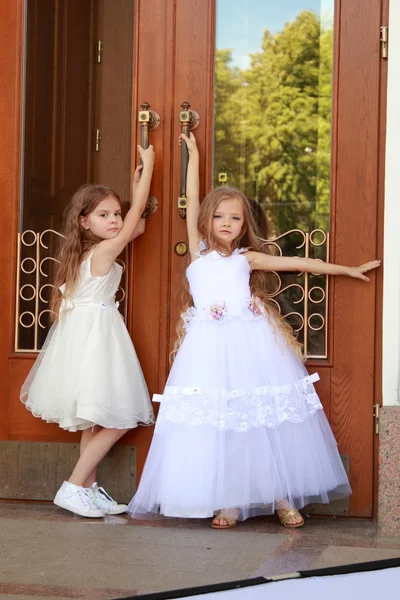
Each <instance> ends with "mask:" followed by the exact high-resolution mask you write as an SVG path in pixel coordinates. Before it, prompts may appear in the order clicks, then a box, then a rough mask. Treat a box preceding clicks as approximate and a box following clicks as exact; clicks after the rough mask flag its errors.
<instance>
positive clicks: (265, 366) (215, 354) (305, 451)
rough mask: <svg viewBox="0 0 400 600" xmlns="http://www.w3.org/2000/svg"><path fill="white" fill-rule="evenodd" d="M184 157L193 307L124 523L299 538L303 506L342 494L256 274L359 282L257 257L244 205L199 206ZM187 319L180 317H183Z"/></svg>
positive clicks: (294, 351) (288, 341)
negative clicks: (289, 533)
mask: <svg viewBox="0 0 400 600" xmlns="http://www.w3.org/2000/svg"><path fill="white" fill-rule="evenodd" d="M181 137H182V138H183V139H184V141H185V143H187V145H188V149H189V168H188V181H187V197H188V206H187V229H188V236H189V250H190V255H191V260H192V262H191V264H190V266H189V267H188V269H187V271H186V277H187V281H188V284H189V289H190V295H191V298H190V300H191V301H192V305H191V306H189V304H188V305H187V306H188V308H187V310H186V311H185V312H184V313H183V315H182V324H183V327H184V332H183V333H184V334H185V335H184V336H183V335H182V336H180V338H183V339H179V340H178V342H181V344H180V346H179V349H178V352H177V355H176V357H175V361H174V364H173V366H172V370H171V373H170V376H169V379H168V381H167V384H166V387H165V390H164V393H163V394H162V396H158V397H157V398H156V397H155V398H154V399H155V400H158V401H159V402H160V403H161V405H160V411H159V414H158V418H157V424H156V428H155V433H154V437H153V441H152V444H151V448H150V451H149V454H148V457H147V461H146V464H145V468H144V471H143V474H142V478H141V480H140V484H139V488H138V490H137V493H136V495H135V496H134V497H133V499H132V500H131V502H130V504H129V507H128V512H129V513H130V514H131V516H133V517H136V518H145V517H149V516H152V515H155V514H162V515H165V516H170V517H186V518H188V517H189V518H190V517H195V518H199V517H200V518H201V517H204V518H205V517H214V518H213V527H215V528H228V527H233V526H235V525H236V522H237V520H238V519H239V520H243V519H246V518H247V517H249V516H255V515H261V514H271V513H273V512H274V511H275V510H276V511H277V514H278V516H279V518H280V520H281V523H282V524H283V525H285V526H287V527H299V526H301V525H303V523H304V521H303V519H302V517H301V515H300V513H299V512H298V509H300V508H302V507H303V506H305V505H306V504H308V503H310V502H325V503H326V502H329V501H330V500H332V499H337V498H340V497H343V496H346V495H348V494H350V493H351V489H350V485H349V482H348V479H347V476H346V473H345V471H344V468H343V465H342V462H341V459H340V456H339V453H338V450H337V444H336V441H335V438H334V436H333V434H332V431H331V429H330V426H329V424H328V421H327V419H326V417H325V414H324V412H323V409H322V405H321V402H320V400H319V398H318V396H317V394H316V392H315V389H314V386H313V382H315V381H316V380H317V379H318V376H316V375H313V376H309V375H308V373H307V371H306V369H305V367H304V365H303V362H302V360H301V358H300V357H299V354H300V353H299V345H298V343H297V342H296V340H295V339H294V337H293V335H292V331H291V330H290V328H289V327H288V326H287V325H286V324H285V323H284V322H283V320H282V319H281V318H280V317H278V315H277V314H276V313H275V311H273V310H271V308H270V307H269V304H268V299H267V295H266V292H265V290H264V289H263V285H262V281H263V279H262V278H260V277H259V276H257V272H258V274H259V273H260V271H285V270H286V271H308V272H315V273H327V274H336V275H348V276H351V277H356V278H358V279H363V280H366V281H368V279H367V277H365V276H364V275H363V273H365V272H366V271H369V270H370V269H374V268H376V267H377V266H378V264H379V263H378V262H377V261H374V262H370V263H367V264H366V265H363V266H361V267H344V266H338V265H333V264H326V263H323V262H319V261H315V260H311V259H305V258H282V257H274V256H270V255H268V254H265V253H263V251H262V241H261V240H260V239H259V238H257V236H256V235H255V233H254V232H255V224H254V220H253V217H252V214H251V210H250V205H249V203H248V201H247V199H246V197H245V196H244V195H243V194H242V193H241V192H240V191H239V190H238V189H236V188H232V187H229V186H223V187H221V188H217V189H215V190H213V191H212V192H210V193H209V194H208V195H207V196H206V198H205V199H204V201H203V203H202V204H201V207H200V205H199V197H198V164H199V158H198V151H197V148H196V143H195V139H194V136H193V135H192V134H191V136H190V139H189V138H187V137H186V136H184V135H182V136H181ZM185 308H186V307H185Z"/></svg>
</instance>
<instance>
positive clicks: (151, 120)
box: [138, 102, 161, 218]
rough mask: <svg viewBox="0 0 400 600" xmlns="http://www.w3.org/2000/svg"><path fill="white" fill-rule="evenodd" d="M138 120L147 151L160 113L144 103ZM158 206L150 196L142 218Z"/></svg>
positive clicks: (141, 138) (143, 143)
mask: <svg viewBox="0 0 400 600" xmlns="http://www.w3.org/2000/svg"><path fill="white" fill-rule="evenodd" d="M140 108H141V110H139V115H138V120H139V124H140V145H141V146H142V148H144V149H145V150H146V148H148V147H149V132H150V131H154V130H155V129H157V127H158V126H159V125H160V122H161V119H160V115H159V114H158V112H156V111H155V110H153V109H150V104H149V103H148V102H143V104H141V106H140ZM157 206H158V202H157V199H156V198H155V197H154V196H149V198H148V200H147V202H146V206H145V209H144V212H143V214H142V217H144V218H145V217H147V216H148V215H150V214H152V213H153V212H154V211H155V209H156V207H157Z"/></svg>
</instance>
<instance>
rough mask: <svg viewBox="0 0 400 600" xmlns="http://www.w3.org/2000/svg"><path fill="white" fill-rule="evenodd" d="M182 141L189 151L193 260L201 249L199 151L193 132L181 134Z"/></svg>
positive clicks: (189, 228)
mask: <svg viewBox="0 0 400 600" xmlns="http://www.w3.org/2000/svg"><path fill="white" fill-rule="evenodd" d="M179 140H180V143H182V141H184V142H186V145H187V147H188V151H189V165H188V172H187V179H186V197H187V208H186V227H187V232H188V238H189V252H190V256H191V257H192V260H194V259H195V258H196V252H197V251H198V249H199V244H200V234H199V231H198V229H197V221H198V219H199V211H200V199H199V151H198V149H197V144H196V138H195V137H194V135H193V133H190V137H187V136H186V135H185V134H184V133H182V134H181V135H180V138H179Z"/></svg>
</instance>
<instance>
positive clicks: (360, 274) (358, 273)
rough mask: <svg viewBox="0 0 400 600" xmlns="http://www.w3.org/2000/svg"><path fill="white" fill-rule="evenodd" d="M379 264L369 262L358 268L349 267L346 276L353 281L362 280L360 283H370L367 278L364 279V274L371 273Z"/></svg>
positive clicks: (372, 261) (379, 262)
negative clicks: (353, 279)
mask: <svg viewBox="0 0 400 600" xmlns="http://www.w3.org/2000/svg"><path fill="white" fill-rule="evenodd" d="M380 264H381V261H380V260H371V261H369V262H367V263H365V264H364V265H361V266H360V267H349V272H348V275H349V277H354V278H355V279H362V281H370V279H369V277H366V276H365V275H364V273H367V272H368V271H372V270H373V269H377V268H378V267H379V266H380Z"/></svg>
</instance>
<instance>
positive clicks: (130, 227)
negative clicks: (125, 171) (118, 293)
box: [92, 146, 154, 270]
mask: <svg viewBox="0 0 400 600" xmlns="http://www.w3.org/2000/svg"><path fill="white" fill-rule="evenodd" d="M138 150H139V154H140V158H141V159H142V163H143V168H142V170H141V171H142V175H141V177H140V181H139V182H137V181H135V179H134V187H133V191H134V196H133V199H132V204H131V207H130V209H129V210H128V212H127V214H126V217H125V219H124V223H123V226H122V229H121V231H119V233H118V235H117V236H116V237H115V238H113V239H111V240H103V241H102V242H100V243H99V244H98V246H97V248H96V251H95V254H94V255H93V259H92V260H93V262H101V265H102V269H101V270H103V268H107V266H109V268H111V266H112V263H113V262H114V260H115V259H116V258H117V256H118V255H119V254H120V253H121V252H122V250H123V249H124V248H125V246H126V245H127V244H128V243H129V242H130V241H131V240H132V239H133V237H134V236H135V233H137V228H138V225H139V223H140V220H141V215H142V213H143V211H144V209H145V206H146V202H147V199H148V197H149V192H150V183H151V178H152V175H153V167H154V149H153V146H149V147H148V148H147V149H146V150H144V149H143V148H142V147H141V146H138ZM135 174H136V173H135ZM139 229H140V228H139Z"/></svg>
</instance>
